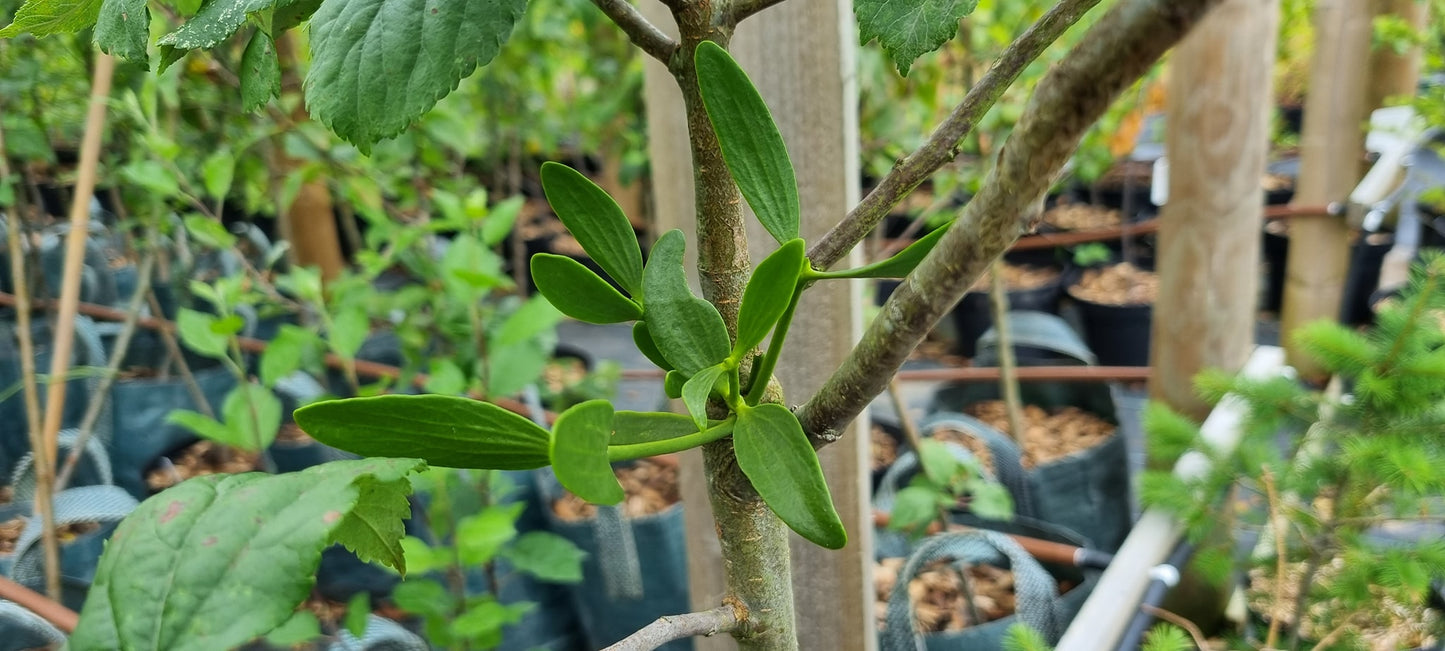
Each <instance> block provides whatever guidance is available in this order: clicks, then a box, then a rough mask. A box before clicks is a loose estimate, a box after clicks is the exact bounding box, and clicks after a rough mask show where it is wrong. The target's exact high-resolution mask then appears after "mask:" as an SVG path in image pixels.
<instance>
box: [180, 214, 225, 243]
mask: <svg viewBox="0 0 1445 651" xmlns="http://www.w3.org/2000/svg"><path fill="white" fill-rule="evenodd" d="M185 224H186V233H188V234H190V236H191V237H192V238H194V239H195V240H196V241H197V242H200V243H201V244H203V245H205V246H208V247H210V248H213V249H229V248H231V247H232V246H233V245H235V243H236V236H235V235H232V234H231V231H228V230H226V226H225V224H222V223H221V222H220V221H219V220H216V219H211V218H210V217H206V216H204V215H186V218H185Z"/></svg>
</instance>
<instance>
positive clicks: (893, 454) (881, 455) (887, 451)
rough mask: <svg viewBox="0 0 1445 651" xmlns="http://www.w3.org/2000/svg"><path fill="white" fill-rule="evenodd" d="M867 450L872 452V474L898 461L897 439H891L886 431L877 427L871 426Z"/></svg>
mask: <svg viewBox="0 0 1445 651" xmlns="http://www.w3.org/2000/svg"><path fill="white" fill-rule="evenodd" d="M869 441H870V443H869V449H870V450H872V457H873V472H878V471H881V470H883V469H885V468H887V467H889V466H891V465H893V462H894V461H897V460H898V439H895V438H893V435H892V434H889V433H888V430H885V429H883V428H882V427H880V426H878V425H874V426H873V431H872V432H871V433H870V434H869Z"/></svg>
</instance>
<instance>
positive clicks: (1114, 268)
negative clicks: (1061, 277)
mask: <svg viewBox="0 0 1445 651" xmlns="http://www.w3.org/2000/svg"><path fill="white" fill-rule="evenodd" d="M1069 293H1070V294H1072V295H1073V296H1075V297H1077V298H1081V299H1084V300H1086V301H1089V302H1092V303H1100V304H1103V305H1153V304H1154V300H1155V299H1156V298H1158V297H1159V276H1158V275H1156V274H1155V273H1154V272H1152V271H1148V270H1145V269H1140V268H1138V267H1136V266H1134V265H1133V264H1131V263H1128V262H1120V263H1119V264H1116V265H1111V266H1108V267H1100V268H1097V269H1088V270H1086V271H1084V275H1083V277H1081V278H1080V279H1079V282H1077V283H1075V284H1074V286H1073V287H1070V288H1069Z"/></svg>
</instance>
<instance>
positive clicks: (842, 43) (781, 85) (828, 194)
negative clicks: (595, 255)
mask: <svg viewBox="0 0 1445 651" xmlns="http://www.w3.org/2000/svg"><path fill="white" fill-rule="evenodd" d="M856 34H857V29H856V27H854V25H853V11H852V5H851V3H849V2H844V1H840V0H806V1H804V0H797V1H794V2H788V3H784V4H782V5H780V6H778V7H775V8H772V9H768V10H767V11H766V12H765V13H763V14H761V15H759V16H757V17H756V18H754V19H753V20H751V21H748V22H744V23H743V24H742V25H741V26H740V27H739V29H738V33H737V35H736V36H735V37H734V40H733V47H732V51H733V52H734V55H735V56H736V57H737V58H738V61H739V62H740V63H741V64H742V65H743V67H744V68H745V69H747V71H748V74H749V76H751V77H752V79H753V82H754V83H755V84H757V86H758V90H759V91H760V92H761V93H762V95H763V98H764V99H765V100H766V101H767V103H768V107H769V108H770V109H771V110H772V113H773V118H774V120H775V121H776V122H777V123H778V128H779V130H780V131H782V134H783V139H784V141H785V142H786V143H787V145H788V152H789V153H790V154H791V156H792V159H793V165H794V168H795V169H796V172H797V175H798V189H799V192H800V194H801V198H802V205H803V215H802V234H803V237H804V238H805V239H808V240H810V241H811V240H813V239H815V238H817V237H820V236H821V235H822V234H823V233H825V232H827V231H828V229H830V228H832V227H833V225H834V224H836V223H837V221H838V220H839V219H840V218H841V217H842V216H843V215H844V214H846V213H847V212H848V209H849V208H852V207H853V206H854V205H855V204H857V203H858V198H859V197H858V192H859V189H858V175H859V170H858V136H857V134H858V115H857V101H858V100H857V86H856V84H855V81H854V79H855V75H856V73H855V64H854V43H856V42H857V36H856ZM748 219H749V220H750V221H749V223H748V242H749V245H750V247H751V249H752V259H753V260H754V261H758V260H762V259H763V256H764V255H765V254H766V253H768V252H771V251H772V250H773V249H775V248H777V246H778V245H777V242H775V241H774V240H773V238H772V237H770V236H769V235H768V234H767V232H766V231H765V230H764V229H763V228H762V226H761V225H760V224H759V223H758V222H757V220H756V219H753V218H752V217H751V214H750V213H749V217H748ZM861 260H862V256H861V252H860V251H859V250H856V249H855V250H854V252H853V254H852V255H851V257H850V258H849V259H848V260H845V261H844V262H843V265H846V266H856V265H857V264H859V263H860V262H861ZM862 296H863V288H862V283H861V282H858V281H851V282H848V281H845V282H830V283H819V284H817V285H814V286H813V288H812V289H809V290H808V292H807V293H806V294H804V296H803V301H802V303H801V304H800V305H799V306H798V312H797V316H796V317H795V318H794V321H793V327H792V332H793V333H797V334H796V335H795V336H794V337H792V338H791V339H790V341H789V342H788V347H787V348H786V349H784V352H783V357H782V360H781V361H780V363H779V364H778V369H779V371H778V379H779V381H781V382H782V385H783V389H784V391H785V393H786V396H787V400H788V403H789V404H790V405H791V404H796V403H800V402H802V401H803V400H805V399H806V398H808V397H809V396H811V395H812V394H813V392H815V391H817V390H818V388H819V387H821V386H822V384H823V381H824V380H826V379H827V378H828V376H829V375H830V374H831V373H832V372H833V371H834V370H835V369H837V367H838V365H839V364H841V363H842V361H843V359H844V358H845V357H846V356H847V354H848V352H849V351H850V350H851V349H852V347H853V345H854V343H856V342H857V341H858V339H859V338H860V337H861V336H862V333H863V323H862ZM868 431H869V428H868V418H867V415H866V412H865V414H864V416H863V417H861V418H859V419H858V420H857V421H855V422H854V424H853V425H852V426H851V427H850V428H849V429H848V431H847V432H846V435H845V438H844V439H843V440H841V441H839V442H838V443H835V444H833V445H830V446H828V447H827V448H824V450H823V452H822V454H821V459H822V462H823V471H824V474H825V475H826V476H827V478H828V486H829V488H830V489H832V492H833V502H834V504H835V506H837V508H838V513H839V515H841V516H842V518H843V524H844V526H845V527H846V528H847V530H848V538H849V540H848V546H847V547H845V548H844V549H842V550H841V551H829V550H826V549H823V548H821V547H818V546H816V545H813V544H811V543H808V542H806V541H804V540H803V539H801V538H799V537H797V536H793V545H792V549H793V594H794V608H795V609H796V612H797V618H798V642H799V644H800V645H801V648H803V649H819V650H828V651H846V650H859V651H862V650H866V649H873V648H876V645H877V635H876V634H875V633H874V626H873V622H874V604H873V602H874V599H873V581H872V577H873V540H872V533H873V529H872V521H873V520H872V509H871V505H870V494H869V493H870V491H869V486H870V479H869V468H870V463H869V445H868Z"/></svg>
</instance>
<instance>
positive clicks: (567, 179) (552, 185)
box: [542, 161, 642, 296]
mask: <svg viewBox="0 0 1445 651" xmlns="http://www.w3.org/2000/svg"><path fill="white" fill-rule="evenodd" d="M542 190H543V191H544V192H546V193H547V202H548V203H550V204H552V210H553V211H554V212H556V213H557V218H558V219H560V220H562V224H563V225H564V226H566V227H567V230H568V231H570V232H571V233H572V236H573V237H575V238H577V243H578V244H581V245H582V250H584V251H586V252H587V255H590V256H592V259H593V260H596V261H597V264H598V265H600V266H601V267H602V270H603V271H606V272H607V274H608V275H609V276H612V278H613V279H614V280H616V281H617V284H619V285H622V288H623V289H625V290H627V292H628V293H630V294H632V295H633V296H637V295H639V294H641V293H642V247H641V246H639V245H638V244H637V233H636V232H634V231H633V230H632V222H629V221H627V215H625V214H623V212H622V208H621V207H620V206H618V205H617V202H616V201H613V200H612V197H611V196H610V195H608V194H607V192H606V191H604V190H603V189H602V188H599V187H597V184H596V183H593V182H592V181H591V180H590V179H588V178H587V177H585V176H583V175H582V173H581V172H578V171H577V170H574V169H572V168H570V167H567V166H566V165H563V164H561V163H554V162H551V161H548V162H546V163H542Z"/></svg>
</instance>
